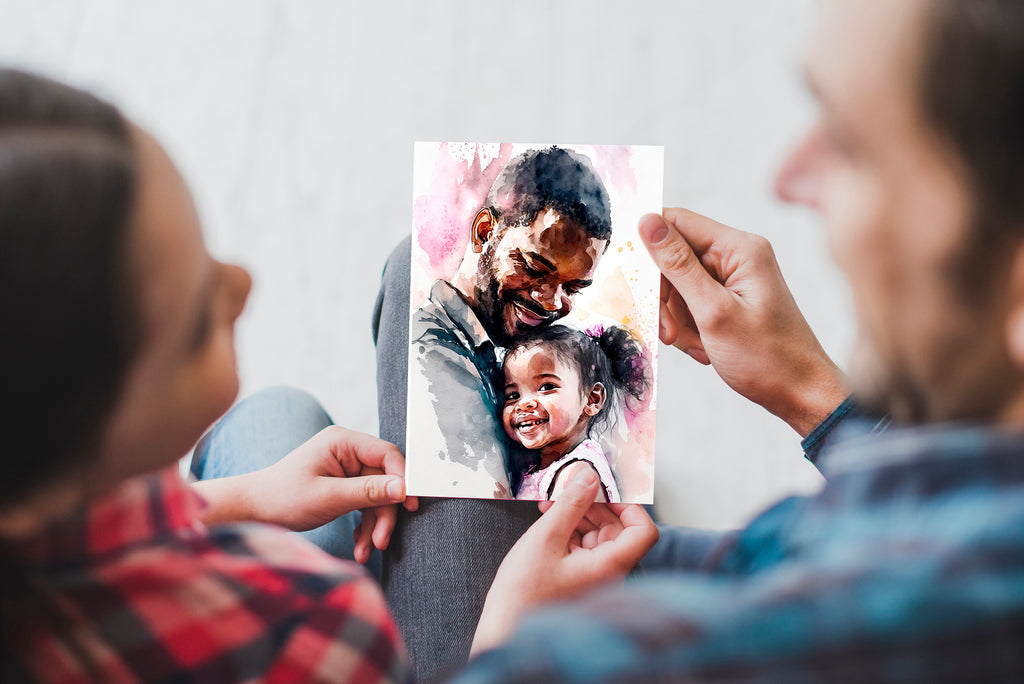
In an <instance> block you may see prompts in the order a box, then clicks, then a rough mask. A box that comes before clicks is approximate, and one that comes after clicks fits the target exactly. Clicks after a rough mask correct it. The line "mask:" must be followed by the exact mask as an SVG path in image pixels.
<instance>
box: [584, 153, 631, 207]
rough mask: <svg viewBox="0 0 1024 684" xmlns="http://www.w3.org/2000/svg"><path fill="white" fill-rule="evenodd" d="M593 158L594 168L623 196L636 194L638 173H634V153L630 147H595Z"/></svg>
mask: <svg viewBox="0 0 1024 684" xmlns="http://www.w3.org/2000/svg"><path fill="white" fill-rule="evenodd" d="M592 149H593V151H594V153H593V155H592V158H593V160H594V167H595V168H596V169H597V171H598V172H599V173H600V174H601V176H602V177H604V179H605V180H606V181H607V182H608V183H609V184H611V185H614V186H615V187H616V188H617V189H618V190H619V192H620V193H621V194H625V195H635V194H636V173H635V172H634V171H633V164H632V161H633V152H632V150H631V149H630V147H629V146H628V145H595V146H594V147H593V148H592Z"/></svg>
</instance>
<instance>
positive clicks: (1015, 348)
mask: <svg viewBox="0 0 1024 684" xmlns="http://www.w3.org/2000/svg"><path fill="white" fill-rule="evenodd" d="M1009 281H1010V309H1009V312H1008V313H1007V316H1006V348H1007V351H1008V352H1009V354H1010V358H1011V359H1012V360H1013V362H1014V363H1015V364H1016V365H1017V368H1018V370H1024V245H1019V246H1018V247H1017V253H1016V254H1015V255H1014V256H1013V264H1012V266H1011V267H1010V278H1009Z"/></svg>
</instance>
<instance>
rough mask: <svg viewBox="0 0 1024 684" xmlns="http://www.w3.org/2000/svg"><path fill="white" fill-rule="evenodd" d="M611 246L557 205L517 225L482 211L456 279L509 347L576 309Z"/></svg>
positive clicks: (499, 340) (471, 303)
mask: <svg viewBox="0 0 1024 684" xmlns="http://www.w3.org/2000/svg"><path fill="white" fill-rule="evenodd" d="M607 246H608V241H607V240H599V239H597V238H593V237H590V235H588V233H587V231H586V230H585V229H584V228H583V227H582V226H580V225H578V224H577V223H575V222H573V221H572V220H570V219H568V218H565V217H563V216H562V215H561V214H560V213H559V212H558V211H557V210H555V209H545V210H542V211H540V212H538V214H537V215H536V216H535V217H534V220H533V221H532V222H531V223H529V224H526V225H516V226H505V225H503V224H501V223H500V222H499V221H497V220H496V219H495V218H494V216H493V215H492V214H491V212H490V211H489V210H488V209H481V210H480V212H479V213H478V214H477V216H476V218H475V219H474V221H473V228H472V234H471V240H470V244H469V247H468V248H467V252H466V255H465V256H464V257H463V260H462V263H461V265H460V266H459V270H458V271H457V272H456V274H455V276H454V277H453V278H452V281H451V282H452V285H453V286H454V287H455V288H456V289H458V290H459V291H460V292H461V293H462V294H463V296H464V297H465V298H466V301H467V302H468V304H469V306H470V307H471V308H472V309H473V311H475V312H476V314H477V316H479V317H480V320H481V322H482V323H483V324H484V326H485V327H486V328H487V330H488V333H489V334H490V335H491V337H492V339H494V340H495V342H497V343H498V344H500V345H501V346H508V344H509V342H511V340H512V339H514V338H515V337H516V336H518V335H521V334H523V333H524V332H527V331H529V330H530V329H532V328H535V327H537V326H540V325H547V324H549V323H551V322H553V321H555V320H557V319H559V318H562V317H563V316H566V315H567V314H568V313H569V312H570V311H572V306H573V300H574V298H575V296H576V293H578V292H579V291H580V290H582V289H583V288H585V287H587V286H588V285H590V283H591V282H592V280H593V277H594V270H595V269H596V268H597V264H598V261H599V260H600V258H601V255H602V254H603V253H604V250H605V249H606V248H607Z"/></svg>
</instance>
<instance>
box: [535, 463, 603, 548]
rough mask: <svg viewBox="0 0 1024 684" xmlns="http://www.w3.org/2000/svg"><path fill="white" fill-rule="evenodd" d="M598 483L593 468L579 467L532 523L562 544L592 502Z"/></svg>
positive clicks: (598, 480)
mask: <svg viewBox="0 0 1024 684" xmlns="http://www.w3.org/2000/svg"><path fill="white" fill-rule="evenodd" d="M599 483H600V479H599V478H598V476H597V473H596V472H594V469H593V468H583V469H580V471H579V472H578V473H576V475H575V476H574V477H573V478H572V480H570V481H569V484H567V485H566V487H565V489H564V490H562V493H561V495H560V496H559V497H558V500H556V501H555V502H554V503H553V504H552V505H551V507H550V508H549V509H548V510H547V512H546V513H544V515H543V516H541V519H540V520H539V521H538V522H536V523H534V524H535V525H538V526H540V527H541V528H542V529H545V530H546V531H547V534H548V535H549V538H553V539H554V540H556V541H557V542H558V543H559V544H563V545H564V544H565V543H566V542H567V541H568V540H569V538H570V536H571V535H572V534H573V532H576V527H577V526H578V525H579V524H580V521H581V520H583V516H584V515H586V513H587V510H588V509H589V508H590V507H591V506H592V505H593V504H594V497H596V496H597V488H598V485H599Z"/></svg>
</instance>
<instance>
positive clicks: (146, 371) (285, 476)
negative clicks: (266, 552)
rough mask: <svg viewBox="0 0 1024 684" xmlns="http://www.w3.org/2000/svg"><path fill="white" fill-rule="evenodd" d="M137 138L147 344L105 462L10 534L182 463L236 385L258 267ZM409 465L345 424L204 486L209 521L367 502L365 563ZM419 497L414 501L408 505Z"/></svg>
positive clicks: (67, 481) (54, 484)
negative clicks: (226, 253)
mask: <svg viewBox="0 0 1024 684" xmlns="http://www.w3.org/2000/svg"><path fill="white" fill-rule="evenodd" d="M132 136H133V139H134V143H135V149H136V153H137V161H138V168H139V179H138V191H137V196H136V198H135V203H134V207H133V210H132V213H131V217H130V220H129V226H130V229H129V238H128V249H127V253H128V272H129V280H130V282H131V284H132V286H133V293H134V296H135V302H134V304H135V306H136V309H137V311H138V315H139V318H140V319H141V322H140V327H141V340H142V341H141V345H140V351H139V353H138V354H137V356H136V357H135V359H134V360H133V361H132V363H131V365H130V366H129V370H128V372H127V375H126V379H125V381H124V383H123V385H122V387H121V388H120V391H119V398H118V400H117V401H116V402H115V405H114V408H113V409H112V411H111V413H110V415H109V417H108V419H107V420H106V422H105V424H104V425H103V426H102V428H101V431H100V439H99V448H98V449H97V454H98V456H97V458H96V459H94V460H90V461H89V462H87V463H80V464H78V466H77V467H73V468H71V469H69V470H68V471H66V472H64V473H61V474H59V475H57V476H55V477H54V478H53V479H51V481H50V482H48V483H47V484H46V485H45V486H44V487H42V488H40V489H39V490H38V491H37V492H35V493H34V494H33V495H32V496H30V497H29V498H28V499H26V500H24V501H22V502H20V503H18V504H17V505H15V506H14V507H12V508H10V509H7V510H5V511H3V513H2V514H0V535H2V536H6V537H22V536H27V535H31V534H35V533H37V532H38V531H39V530H41V529H42V528H43V527H44V526H45V525H47V524H48V523H49V522H50V521H52V520H55V519H58V518H60V517H62V516H64V515H66V514H67V513H68V512H69V511H71V510H72V509H74V508H75V507H77V506H79V505H81V504H82V503H84V502H86V501H88V500H90V499H92V498H95V497H97V496H99V495H101V494H103V493H105V492H107V491H109V490H111V489H112V488H114V487H116V486H117V485H118V483H120V482H121V481H123V480H124V479H126V478H129V477H132V476H135V475H139V474H142V473H146V472H150V471H153V470H156V469H158V468H162V467H166V466H169V465H172V464H174V463H175V462H176V461H177V460H178V459H179V458H181V457H182V456H183V455H184V454H185V453H187V452H188V450H189V449H190V448H191V447H192V445H193V444H195V442H196V441H197V440H198V439H199V437H200V436H201V435H202V434H203V432H204V431H205V430H206V429H207V428H208V427H209V426H210V425H211V424H212V423H213V422H214V421H215V420H216V419H217V418H218V417H219V416H220V415H222V414H223V413H224V412H225V411H227V409H228V408H229V407H230V406H231V403H232V402H233V401H234V399H235V397H236V395H237V393H238V386H239V381H238V373H237V370H236V359H235V347H234V326H235V322H236V321H237V319H238V317H239V316H240V315H241V313H242V310H243V309H244V306H245V302H246V299H247V297H248V294H249V289H250V286H251V279H250V277H249V274H248V273H246V271H245V270H244V269H242V268H240V267H238V266H234V265H230V264H225V263H222V262H220V261H217V260H216V259H214V258H213V257H212V256H210V254H209V253H208V252H207V250H206V247H205V245H204V243H203V238H202V232H201V228H200V223H199V219H198V216H197V214H196V211H195V207H194V205H193V202H192V198H191V195H190V193H189V191H188V189H187V187H186V185H185V182H184V181H183V180H182V178H181V176H180V174H179V173H178V171H177V169H176V168H175V167H174V164H173V163H172V162H171V160H170V159H169V157H168V156H167V154H166V153H165V152H164V150H163V149H162V148H161V147H160V145H159V144H158V143H157V142H156V141H155V140H154V139H153V138H152V137H151V136H149V135H148V134H147V133H145V132H143V131H141V130H139V129H137V128H134V129H133V130H132ZM403 473H404V460H403V459H402V456H401V454H400V453H399V452H398V450H397V448H395V447H394V446H393V445H390V444H388V443H386V442H383V441H382V440H379V439H376V438H374V437H370V436H368V435H358V434H357V433H351V432H348V431H344V430H343V429H341V428H338V429H334V430H329V431H325V432H323V433H321V434H320V435H318V436H317V437H316V438H314V439H313V440H310V442H307V444H306V445H303V447H300V448H299V449H297V450H296V452H293V454H292V455H289V456H288V457H287V458H286V459H284V460H283V461H282V462H281V463H279V464H278V465H277V466H275V467H273V468H270V469H265V470H263V471H257V473H253V474H250V475H246V476H239V477H238V478H224V479H223V480H215V481H210V482H207V483H202V484H199V485H197V486H196V488H197V490H200V492H201V494H202V495H203V496H204V498H206V499H207V500H208V503H209V504H210V505H209V507H208V508H207V509H206V510H205V511H204V519H205V520H206V521H208V522H211V523H213V522H223V521H228V520H239V519H257V520H266V521H269V522H275V523H278V524H284V525H288V526H291V527H293V528H301V527H303V526H305V525H309V526H315V524H313V523H316V522H317V521H318V520H320V519H321V518H323V517H324V516H325V515H330V518H334V517H336V516H337V515H340V514H341V513H344V512H347V511H348V510H354V509H356V508H364V507H365V508H366V510H367V513H368V514H367V519H366V520H365V521H364V522H365V526H364V528H361V530H360V541H361V544H360V545H357V553H356V555H357V558H360V557H361V558H362V559H365V558H366V557H368V556H369V552H370V549H369V544H370V543H371V542H378V543H383V544H385V545H386V542H387V540H388V538H389V537H390V533H391V529H393V527H394V518H395V511H394V508H393V506H392V507H391V508H390V509H389V508H387V507H385V508H380V509H375V510H373V509H372V507H373V506H376V505H377V504H384V503H389V504H394V503H395V502H398V501H403V500H405V490H404V479H403ZM342 477H347V478H352V479H350V480H349V481H348V482H341V481H340V479H339V478H342ZM327 478H331V480H332V482H331V483H330V484H326V483H327V482H328V480H327ZM338 485H340V487H339V486H338ZM389 485H390V486H389ZM415 505H416V501H415V499H414V498H413V499H410V500H408V501H406V506H407V507H410V508H414V507H415ZM331 513H333V514H331ZM378 513H379V514H378Z"/></svg>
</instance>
